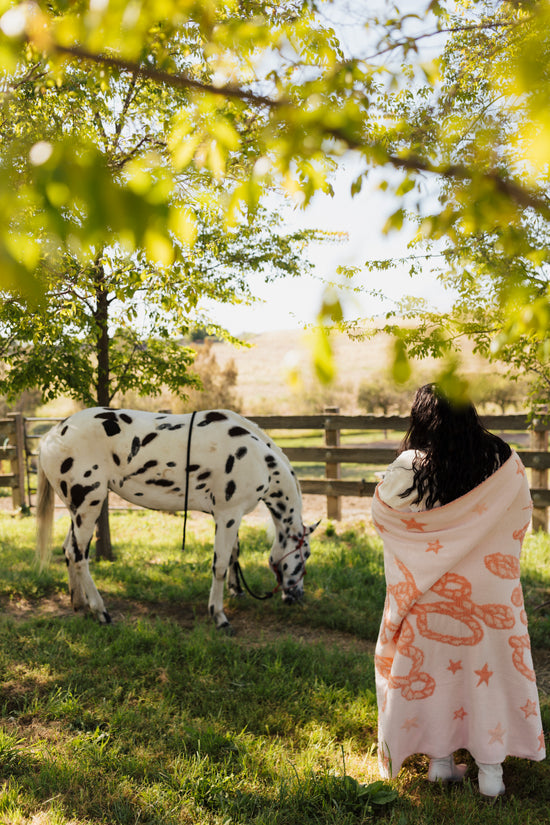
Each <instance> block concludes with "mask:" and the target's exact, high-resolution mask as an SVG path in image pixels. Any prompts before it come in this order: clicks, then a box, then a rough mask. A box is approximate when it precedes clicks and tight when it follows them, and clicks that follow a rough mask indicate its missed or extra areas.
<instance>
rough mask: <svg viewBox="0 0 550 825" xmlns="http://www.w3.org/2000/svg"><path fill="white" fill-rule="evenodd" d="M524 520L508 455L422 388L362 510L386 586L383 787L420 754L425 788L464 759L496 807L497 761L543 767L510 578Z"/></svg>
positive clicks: (458, 772) (523, 628) (516, 464)
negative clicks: (464, 755) (510, 758)
mask: <svg viewBox="0 0 550 825" xmlns="http://www.w3.org/2000/svg"><path fill="white" fill-rule="evenodd" d="M531 510H532V503H531V497H530V494H529V486H528V484H527V480H526V476H525V470H524V467H523V465H522V464H521V461H520V460H519V457H518V456H517V455H516V453H514V452H513V451H512V450H511V449H510V447H509V446H508V445H507V444H506V443H505V442H504V441H502V439H500V438H498V437H497V436H496V435H493V434H491V433H489V432H488V431H487V430H486V429H485V428H484V427H483V426H482V424H481V422H480V420H479V418H478V416H477V413H476V411H475V408H474V407H473V405H471V404H467V405H464V406H460V407H456V406H452V405H451V404H450V403H449V402H448V401H447V400H446V399H445V398H444V397H443V395H442V394H441V393H440V392H438V390H437V389H436V387H435V386H434V385H432V384H427V385H426V386H424V387H421V388H420V389H419V390H418V391H417V393H416V396H415V399H414V402H413V406H412V409H411V421H410V427H409V430H408V432H407V434H406V435H405V438H404V440H403V444H402V446H401V451H400V454H399V455H398V457H397V459H396V461H394V462H393V464H392V465H390V467H389V468H388V470H387V472H386V473H385V475H384V479H383V481H382V482H381V483H380V484H379V485H378V487H377V489H376V493H375V497H374V499H373V505H372V513H373V521H374V524H375V526H376V528H377V529H378V531H379V532H380V535H381V537H382V539H383V541H384V563H385V573H386V584H387V592H386V603H385V607H384V616H383V619H382V624H381V627H380V634H379V637H378V642H377V647H376V657H375V658H376V685H377V698H378V711H379V761H380V765H381V770H382V773H383V775H384V776H385V777H392V776H396V775H397V773H398V772H399V770H400V768H401V765H402V762H403V760H404V759H405V758H406V757H407V756H410V755H412V754H413V753H425V754H427V755H428V756H429V757H430V768H429V772H428V778H429V779H430V780H431V781H436V780H443V781H455V782H456V781H460V780H461V779H462V778H463V776H464V773H465V771H466V766H464V765H456V764H455V762H454V758H453V752H454V751H456V750H459V749H461V748H466V749H468V750H469V751H470V753H471V754H472V756H473V757H474V759H475V761H476V763H477V765H478V780H479V788H480V792H481V793H482V794H483V795H485V796H488V797H496V796H498V795H500V794H502V793H504V790H505V788H504V783H503V780H502V761H503V760H504V758H505V757H506V756H507V755H514V756H520V757H525V758H529V759H534V760H540V759H544V757H545V749H544V734H543V731H542V724H541V718H540V709H539V701H538V693H537V687H536V681H535V673H534V670H533V664H532V660H531V652H530V642H529V634H528V631H527V618H526V614H525V610H524V606H523V594H522V589H521V584H520V579H519V573H520V571H519V555H520V550H521V544H522V541H523V538H524V536H525V532H526V530H527V528H528V526H529V523H530V517H531Z"/></svg>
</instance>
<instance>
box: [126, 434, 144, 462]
mask: <svg viewBox="0 0 550 825" xmlns="http://www.w3.org/2000/svg"><path fill="white" fill-rule="evenodd" d="M140 447H141V440H140V439H139V438H138V436H137V435H136V436H135V437H134V438H133V439H132V446H131V447H130V455H129V456H128V464H129V463H130V461H131V460H132V459H133V458H135V457H136V456H137V454H138V453H139V450H140Z"/></svg>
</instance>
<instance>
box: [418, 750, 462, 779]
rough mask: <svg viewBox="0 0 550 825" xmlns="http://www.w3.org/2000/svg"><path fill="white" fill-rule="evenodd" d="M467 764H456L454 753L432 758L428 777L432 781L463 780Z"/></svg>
mask: <svg viewBox="0 0 550 825" xmlns="http://www.w3.org/2000/svg"><path fill="white" fill-rule="evenodd" d="M467 770H468V766H467V765H455V761H454V759H453V755H452V754H451V755H450V756H444V757H442V758H438V759H430V767H429V769H428V779H429V780H430V782H438V781H441V782H462V780H463V779H464V774H465V773H466V771H467Z"/></svg>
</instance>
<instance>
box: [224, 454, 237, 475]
mask: <svg viewBox="0 0 550 825" xmlns="http://www.w3.org/2000/svg"><path fill="white" fill-rule="evenodd" d="M234 464H235V456H232V455H229V456H227V461H226V462H225V472H226V473H227V475H229V473H230V472H231V470H232V469H233V465H234Z"/></svg>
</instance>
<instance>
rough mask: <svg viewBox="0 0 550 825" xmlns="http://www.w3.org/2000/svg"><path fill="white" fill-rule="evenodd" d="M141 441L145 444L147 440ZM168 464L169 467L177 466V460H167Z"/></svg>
mask: <svg viewBox="0 0 550 825" xmlns="http://www.w3.org/2000/svg"><path fill="white" fill-rule="evenodd" d="M141 443H142V444H144V443H145V442H144V441H142V442H141ZM166 466H167V467H175V466H176V462H175V461H167V462H166Z"/></svg>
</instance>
